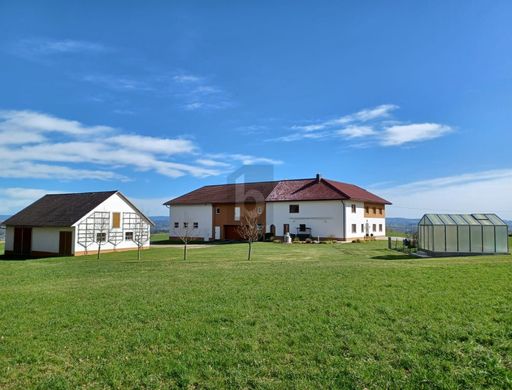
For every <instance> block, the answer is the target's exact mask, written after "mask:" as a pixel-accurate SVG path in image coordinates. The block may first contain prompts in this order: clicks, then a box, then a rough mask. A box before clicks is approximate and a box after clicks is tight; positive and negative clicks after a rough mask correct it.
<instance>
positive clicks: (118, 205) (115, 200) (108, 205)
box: [57, 194, 150, 253]
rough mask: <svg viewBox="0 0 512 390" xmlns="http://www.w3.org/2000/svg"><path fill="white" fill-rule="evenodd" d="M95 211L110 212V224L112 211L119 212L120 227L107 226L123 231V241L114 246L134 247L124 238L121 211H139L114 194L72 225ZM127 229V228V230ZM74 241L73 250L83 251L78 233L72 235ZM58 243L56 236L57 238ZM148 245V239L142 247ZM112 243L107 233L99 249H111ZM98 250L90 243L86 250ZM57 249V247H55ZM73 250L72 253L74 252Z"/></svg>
mask: <svg viewBox="0 0 512 390" xmlns="http://www.w3.org/2000/svg"><path fill="white" fill-rule="evenodd" d="M96 211H103V212H110V224H112V213H121V227H120V228H119V229H112V226H110V227H109V229H110V230H112V231H122V232H123V241H122V242H121V243H120V244H118V245H117V246H115V249H116V250H119V249H136V248H137V244H136V243H135V242H133V241H132V240H124V233H126V232H124V231H123V213H137V214H139V215H140V213H139V212H138V211H137V210H136V209H134V208H133V207H132V206H131V205H130V204H129V203H127V202H126V201H125V200H124V199H123V198H122V197H121V196H120V195H119V194H114V195H112V196H111V197H110V198H108V199H107V200H105V201H104V202H103V203H101V204H100V205H99V206H97V207H96V208H95V209H93V210H92V211H91V212H90V213H88V214H87V215H85V216H84V217H83V218H82V219H81V220H80V221H78V222H77V223H75V224H74V226H78V225H79V223H80V222H82V221H83V220H85V219H87V217H89V216H90V215H91V214H93V213H94V212H96ZM128 231H129V230H127V232H128ZM73 241H74V244H73V245H74V252H75V251H76V252H83V251H85V248H84V247H83V246H82V245H80V244H79V243H78V234H75V235H74V237H73ZM57 243H58V238H57ZM149 245H150V243H149V240H148V241H147V242H146V243H145V244H144V248H148V247H149ZM113 249H114V245H113V244H111V243H109V242H108V234H107V242H103V243H101V250H113ZM97 250H98V244H97V243H95V242H94V243H92V244H91V245H89V246H88V247H87V251H88V252H94V251H97ZM57 251H58V247H57ZM74 252H73V253H74Z"/></svg>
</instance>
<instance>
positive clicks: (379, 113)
mask: <svg viewBox="0 0 512 390" xmlns="http://www.w3.org/2000/svg"><path fill="white" fill-rule="evenodd" d="M397 108H398V106H396V105H394V104H382V105H380V106H377V107H373V108H365V109H364V110H361V111H358V112H355V113H353V114H349V115H344V116H342V117H340V118H337V119H331V120H328V121H324V122H320V123H315V124H311V125H300V126H298V125H295V126H293V127H292V128H293V129H296V130H304V131H316V130H323V129H326V128H331V127H335V126H340V125H346V124H348V123H352V122H368V121H371V120H376V119H381V118H387V117H389V115H390V113H391V111H393V110H396V109H397Z"/></svg>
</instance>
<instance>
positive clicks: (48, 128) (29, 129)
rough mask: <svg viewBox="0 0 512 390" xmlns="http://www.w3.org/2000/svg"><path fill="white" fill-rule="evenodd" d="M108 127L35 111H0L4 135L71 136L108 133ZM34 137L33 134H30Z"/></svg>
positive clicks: (1, 128) (0, 123)
mask: <svg viewBox="0 0 512 390" xmlns="http://www.w3.org/2000/svg"><path fill="white" fill-rule="evenodd" d="M113 130H114V129H113V128H112V127H109V126H85V125H83V124H82V123H80V122H78V121H71V120H67V119H61V118H57V117H54V116H52V115H48V114H43V113H39V112H36V111H29V110H24V111H15V110H0V131H2V132H3V133H4V134H6V133H8V134H12V135H13V137H14V134H19V133H24V134H28V133H35V135H36V136H37V133H45V132H46V133H52V132H54V133H64V134H73V135H82V134H95V133H109V132H111V131H113ZM32 136H34V134H32Z"/></svg>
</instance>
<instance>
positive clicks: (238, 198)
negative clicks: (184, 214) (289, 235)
mask: <svg viewBox="0 0 512 390" xmlns="http://www.w3.org/2000/svg"><path fill="white" fill-rule="evenodd" d="M277 183H279V182H277V181H268V182H258V183H240V184H220V185H212V186H205V187H201V188H199V189H197V190H194V191H192V192H189V193H188V194H185V195H182V196H180V197H178V198H175V199H172V200H170V201H168V202H166V203H164V204H165V205H173V204H201V203H244V202H245V203H250V202H264V201H265V199H266V198H267V196H268V194H270V193H271V192H272V190H273V189H274V187H275V186H276V185H277Z"/></svg>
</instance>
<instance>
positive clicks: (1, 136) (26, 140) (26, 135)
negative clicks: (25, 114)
mask: <svg viewBox="0 0 512 390" xmlns="http://www.w3.org/2000/svg"><path fill="white" fill-rule="evenodd" d="M0 128H1V124H0ZM45 140H46V138H45V137H44V136H42V135H41V134H38V133H31V132H29V131H17V132H12V131H6V130H4V131H0V145H23V144H34V143H40V142H43V141H45Z"/></svg>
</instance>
